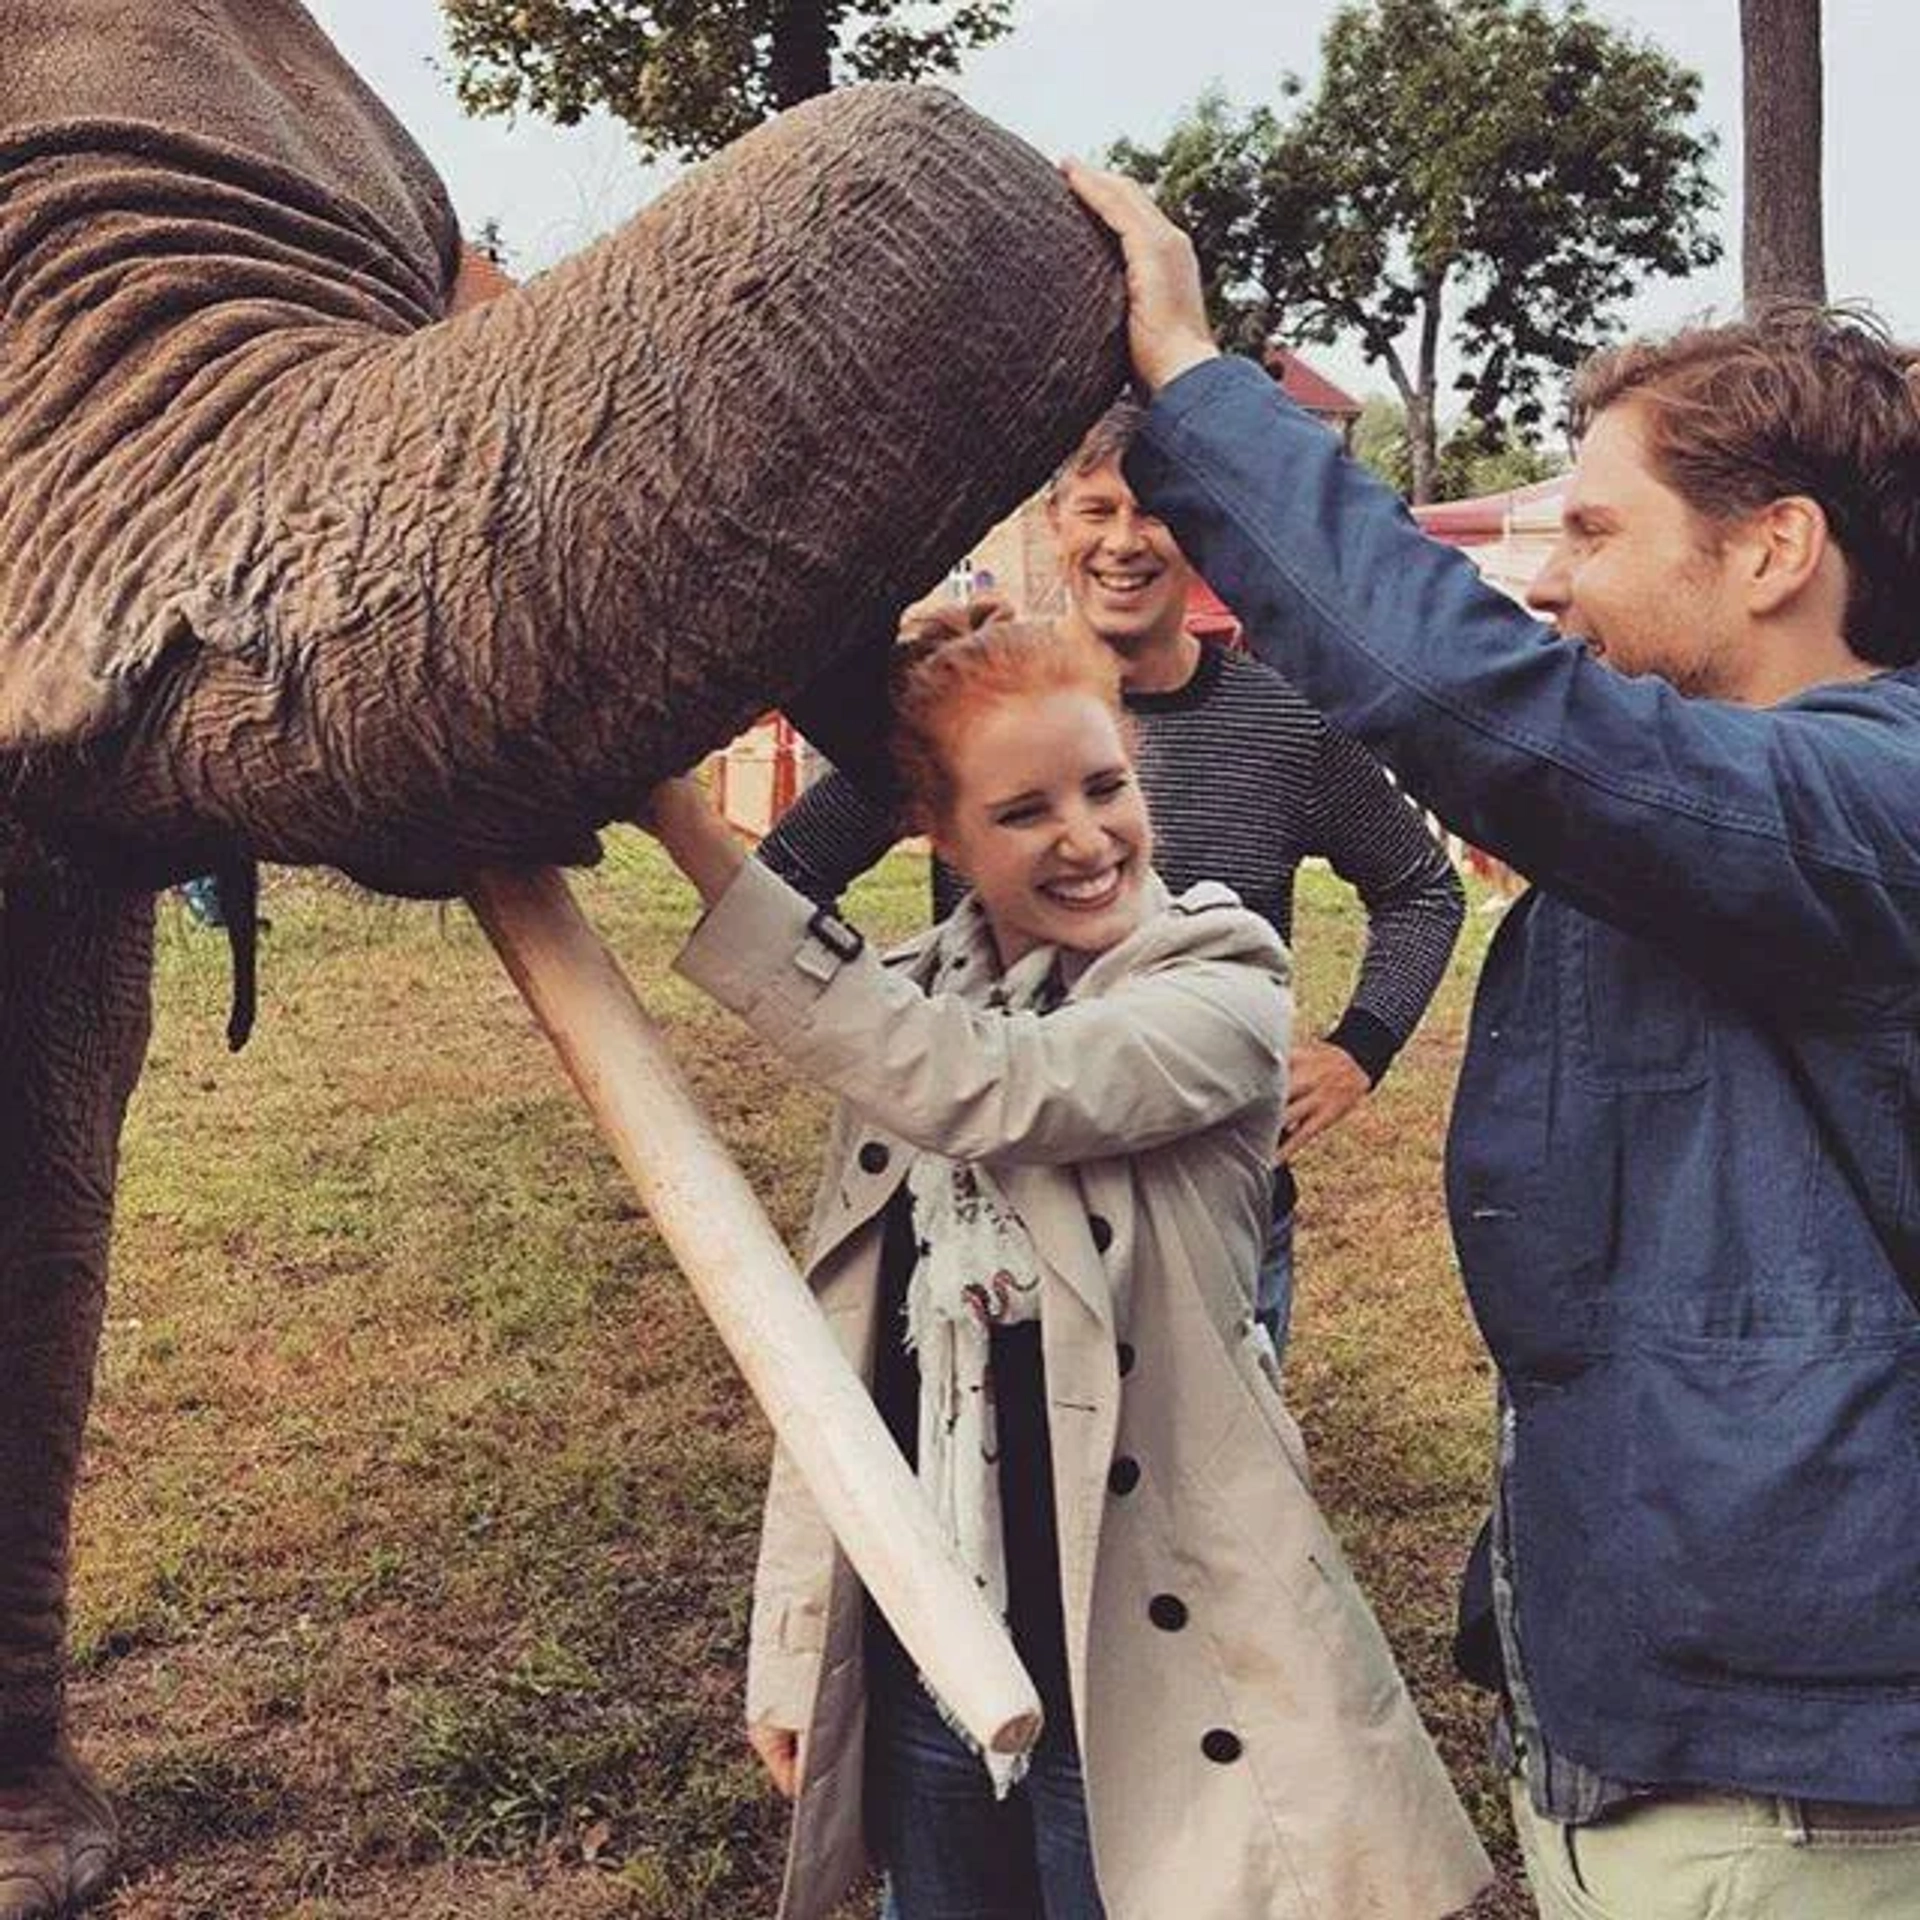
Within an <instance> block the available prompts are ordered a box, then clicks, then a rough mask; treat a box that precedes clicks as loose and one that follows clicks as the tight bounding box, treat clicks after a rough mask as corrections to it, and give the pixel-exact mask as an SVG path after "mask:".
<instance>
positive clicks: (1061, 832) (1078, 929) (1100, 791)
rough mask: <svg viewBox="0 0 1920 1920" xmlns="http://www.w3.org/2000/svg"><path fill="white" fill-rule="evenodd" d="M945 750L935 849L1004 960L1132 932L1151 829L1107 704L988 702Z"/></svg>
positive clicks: (1038, 697) (1079, 698) (1068, 698)
mask: <svg viewBox="0 0 1920 1920" xmlns="http://www.w3.org/2000/svg"><path fill="white" fill-rule="evenodd" d="M941 748H942V753H941V757H942V759H943V761H944V762H945V766H946V771H947V773H948V775H949V777H950V780H951V783H952V787H951V796H950V799H949V803H948V805H947V807H946V808H945V811H944V817H943V818H942V819H941V820H940V822H939V823H938V825H937V826H936V828H935V830H934V834H933V842H934V846H935V848H936V849H937V851H938V852H939V853H940V855H941V857H942V858H943V859H944V860H946V861H947V863H948V864H949V865H950V866H953V867H956V868H958V869H959V871H960V872H961V873H962V874H964V875H965V876H966V878H967V880H968V881H969V882H970V883H971V885H972V886H973V889H974V891H975V892H976V893H977V894H978V896H979V898H980V904H981V906H982V907H983V908H984V909H985V910H986V914H987V919H988V921H989V922H990V924H991V925H992V927H993V933H994V940H995V943H996V945H997V946H998V947H999V950H1000V959H1001V963H1002V965H1005V966H1011V965H1012V964H1013V963H1014V962H1015V961H1016V960H1018V959H1019V958H1020V957H1021V955H1022V954H1026V953H1030V952H1032V951H1033V949H1034V948H1035V947H1039V946H1059V947H1067V948H1070V949H1072V950H1073V951H1075V952H1080V953H1101V952H1104V951H1105V950H1106V949H1107V948H1108V947H1111V946H1115V945H1117V944H1118V943H1119V942H1120V941H1122V940H1124V939H1125V938H1126V937H1127V935H1128V934H1130V933H1132V932H1133V930H1134V929H1135V928H1136V927H1137V926H1138V925H1139V924H1140V921H1141V919H1142V917H1143V915H1144V911H1145V898H1146V896H1145V891H1144V888H1145V881H1146V876H1147V871H1148V869H1149V867H1150V865H1151V864H1152V860H1153V828H1152V826H1151V824H1150V823H1149V821H1148V819H1147V808H1146V802H1145V801H1144V800H1143V799H1142V798H1141V796H1140V788H1139V785H1138V783H1137V782H1136V781H1135V779H1134V774H1133V761H1132V757H1131V755H1130V754H1129V753H1128V751H1127V743H1126V740H1125V738H1124V736H1123V734H1122V731H1121V725H1120V721H1119V718H1118V716H1117V715H1116V714H1115V713H1114V711H1113V709H1112V708H1111V707H1110V706H1108V705H1107V703H1106V702H1105V701H1103V700H1102V699H1100V697H1099V696H1098V695H1097V694H1095V693H1093V692H1090V691H1088V690H1086V689H1084V688H1079V687H1066V688H1056V689H1054V690H1052V691H1050V692H1047V693H1040V694H1032V695H1025V696H1021V697H1018V698H1010V699H1003V700H993V701H989V702H986V703H984V704H982V705H980V706H978V707H975V708H974V709H973V710H972V711H971V712H970V713H969V714H968V716H967V722H966V725H965V726H964V727H963V728H959V729H956V730H955V731H954V732H953V733H952V734H950V735H949V737H947V738H946V739H944V740H943V741H942V742H941Z"/></svg>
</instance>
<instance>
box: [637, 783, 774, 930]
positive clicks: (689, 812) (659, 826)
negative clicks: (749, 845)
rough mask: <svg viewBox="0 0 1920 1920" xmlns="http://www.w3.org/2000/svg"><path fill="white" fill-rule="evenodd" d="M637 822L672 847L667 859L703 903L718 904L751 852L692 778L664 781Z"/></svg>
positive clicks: (654, 791) (652, 793)
mask: <svg viewBox="0 0 1920 1920" xmlns="http://www.w3.org/2000/svg"><path fill="white" fill-rule="evenodd" d="M635 818H636V819H637V820H638V822H639V824H640V825H641V826H643V827H645V828H646V830H647V831H648V832H649V833H650V834H652V835H653V837H654V838H655V839H656V840H658V841H659V842H660V844H661V846H662V847H664V848H665V849H666V853H667V858H668V859H669V860H671V861H672V862H673V864H674V865H675V866H676V867H678V868H679V869H680V871H681V872H682V873H684V874H685V875H686V876H687V878H688V879H689V880H691V881H692V882H693V884H694V887H695V888H696V889H697V890H698V892H699V895H700V899H701V902H702V904H703V905H705V906H709V907H710V906H712V905H713V903H714V902H715V901H716V900H718V899H719V898H720V896H721V895H722V894H723V893H725V892H726V890H727V888H728V887H729V886H731V885H732V884H733V877H734V875H735V874H737V873H738V872H739V871H740V869H741V867H742V866H744V865H745V864H746V858H747V856H746V854H745V852H744V851H742V849H741V846H740V842H739V841H738V840H736V839H735V838H734V837H733V829H732V828H731V827H730V826H728V825H727V823H726V822H725V821H724V820H723V819H721V817H720V815H719V812H718V810H717V809H716V808H715V807H714V804H713V802H712V801H711V800H709V799H708V798H707V790H706V788H705V787H703V786H702V785H701V784H700V782H699V781H698V780H696V779H694V778H693V776H692V775H691V774H681V775H679V776H678V777H677V778H676V779H672V780H662V781H661V782H660V784H659V785H658V786H657V787H655V788H654V789H653V791H652V792H651V793H650V794H648V795H647V804H646V807H645V809H644V810H643V811H642V812H641V813H639V814H637V815H636V816H635Z"/></svg>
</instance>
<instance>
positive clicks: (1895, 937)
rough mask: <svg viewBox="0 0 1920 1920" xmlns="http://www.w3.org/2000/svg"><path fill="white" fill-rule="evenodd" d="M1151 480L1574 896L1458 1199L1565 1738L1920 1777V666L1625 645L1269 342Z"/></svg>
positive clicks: (1264, 631)
mask: <svg viewBox="0 0 1920 1920" xmlns="http://www.w3.org/2000/svg"><path fill="white" fill-rule="evenodd" d="M1128 467H1129V475H1130V478H1131V479H1132V481H1133V484H1134V485H1135V487H1136V488H1137V490H1138V491H1139V493H1140V495H1141V497H1142V499H1143V500H1144V501H1145V502H1146V503H1147V505H1148V506H1149V507H1150V508H1151V510H1152V511H1154V512H1156V513H1158V514H1161V515H1163V516H1164V517H1165V519H1166V520H1167V522H1168V524H1169V525H1170V526H1171V527H1172V529H1173V531H1174V533H1175V535H1176V536H1177V538H1178V539H1179V541H1180V544H1181V546H1182V547H1183V548H1184V549H1185V551H1186V552H1187V553H1188V554H1189V555H1190V556H1191V557H1192V559H1193V560H1194V561H1195V563H1196V564H1197V565H1198V566H1199V567H1200V569H1201V571H1202V572H1203V573H1204V574H1205V575H1206V576H1207V578H1208V580H1209V581H1210V582H1211V583H1212V585H1213V586H1214V587H1215V588H1216V590H1218V591H1219V592H1220V593H1221V594H1222V596H1223V597H1224V598H1225V599H1226V601H1227V603H1228V604H1229V605H1230V606H1232V607H1233V609H1234V610H1235V611H1236V612H1237V613H1238V614H1239V615H1240V617H1241V618H1242V619H1243V620H1244V621H1245V622H1246V625H1247V628H1248V631H1249V633H1250V634H1251V635H1252V636H1253V638H1254V642H1255V645H1256V646H1258V647H1259V648H1260V650H1261V651H1262V652H1263V653H1265V654H1266V655H1267V656H1268V657H1269V658H1271V659H1272V660H1273V663H1274V664H1275V665H1276V666H1278V667H1279V668H1280V669H1281V670H1282V671H1283V672H1285V673H1286V674H1288V675H1289V676H1290V677H1291V678H1292V679H1294V680H1295V681H1296V683H1297V684H1298V685H1299V686H1300V687H1301V689H1302V691H1303V692H1305V693H1306V695H1307V696H1308V698H1309V699H1311V700H1312V701H1313V702H1314V703H1315V704H1316V705H1317V706H1319V707H1320V708H1321V710H1322V711H1323V712H1325V713H1326V714H1327V715H1328V717H1329V718H1330V719H1332V720H1334V721H1336V722H1337V723H1338V724H1340V725H1341V726H1343V727H1345V728H1346V729H1347V730H1348V731H1349V732H1351V733H1353V734H1355V735H1356V736H1358V737H1359V738H1360V739H1361V740H1362V741H1363V742H1364V743H1365V744H1367V745H1368V746H1370V747H1371V748H1372V749H1373V750H1374V751H1375V752H1376V753H1378V754H1379V755H1380V757H1381V758H1382V759H1383V760H1385V761H1387V762H1388V764H1389V765H1391V766H1392V767H1393V768H1394V769H1395V771H1396V772H1397V773H1398V774H1399V775H1400V777H1401V779H1402V780H1403V781H1404V782H1405V784H1406V785H1407V786H1408V787H1409V788H1410V789H1411V790H1412V791H1413V792H1415V793H1417V794H1419V795H1420V796H1421V797H1422V799H1423V800H1424V801H1425V802H1426V803H1427V804H1428V805H1430V806H1432V807H1433V808H1434V809H1435V811H1437V812H1438V813H1439V814H1440V816H1441V817H1442V818H1443V819H1444V820H1445V821H1446V822H1447V823H1448V825H1449V826H1451V827H1452V828H1453V829H1454V830H1456V831H1457V832H1459V833H1461V834H1463V835H1465V836H1466V837H1467V838H1468V839H1469V840H1471V841H1473V842H1474V843H1475V844H1477V845H1479V846H1482V847H1485V848H1487V849H1488V850H1489V851H1491V852H1494V853H1497V854H1499V855H1500V856H1502V857H1503V858H1505V859H1506V860H1508V861H1510V862H1511V863H1512V864H1513V865H1514V866H1516V867H1517V868H1519V869H1520V870H1521V871H1522V872H1524V873H1526V874H1527V875H1529V876H1530V877H1531V878H1532V879H1533V881H1534V882H1535V886H1534V889H1533V891H1532V892H1531V893H1530V894H1529V895H1528V896H1527V897H1526V898H1525V899H1523V900H1522V901H1521V902H1519V903H1518V904H1517V905H1516V906H1515V907H1514V908H1513V909H1512V910H1511V911H1510V912H1509V914H1508V916H1507V919H1506V922H1505V924H1504V925H1503V926H1502V927H1501V929H1500V931H1499V934H1498V935H1497V937H1496V939H1495V941H1494V943H1493V947H1492V949H1491V951H1490V952H1489V954H1488V957H1487V961H1486V966H1485V969H1484V972H1483V975H1482V979H1481V984H1480V991H1479V995H1478V999H1477V1003H1476V1006H1475V1009H1474V1014H1473V1020H1472V1027H1471V1032H1470V1035H1469V1039H1468V1044H1467V1052H1466V1058H1465V1062H1464V1065H1463V1068H1462V1072H1461V1078H1460V1087H1459V1093H1458V1097H1457V1100H1456V1104H1455V1110H1454V1120H1453V1126H1452V1135H1451V1139H1450V1143H1449V1149H1448V1175H1447V1186H1448V1201H1449V1208H1450V1212H1451V1216H1452V1223H1453V1231H1454V1236H1455V1240H1456V1244H1457V1246H1458V1249H1459V1253H1460V1260H1461V1265H1462V1268H1463V1271H1464V1274H1465V1278H1466V1284H1467V1288H1468V1291H1469V1293H1470V1296H1471V1299H1472V1303H1473V1308H1474V1311H1475V1314H1476V1315H1477V1317H1478V1319H1479V1322H1480V1325H1481V1328H1482V1331H1483V1332H1484V1334H1485V1336H1486V1339H1487V1343H1488V1345H1489V1347H1490V1349H1491V1350H1492V1353H1493V1356H1494V1359H1495V1361H1496V1362H1497V1364H1498V1366H1499V1368H1500V1371H1501V1375H1502V1378H1503V1381H1504V1383H1505V1386H1506V1390H1507V1392H1508V1394H1509V1395H1510V1396H1511V1400H1512V1404H1513V1408H1514V1415H1515V1432H1514V1457H1513V1462H1512V1472H1511V1477H1510V1479H1509V1482H1508V1486H1507V1497H1508V1502H1509V1506H1508V1516H1509V1520H1510V1523H1511V1535H1510V1545H1511V1549H1512V1554H1513V1567H1514V1579H1515V1587H1516V1593H1517V1599H1518V1607H1519V1624H1520V1632H1521V1639H1522V1642H1523V1644H1524V1646H1525V1648H1526V1654H1527V1677H1528V1681H1529V1684H1530V1687H1531V1691H1532V1693H1533V1696H1534V1705H1535V1707H1536V1708H1537V1710H1538V1712H1539V1716H1540V1720H1541V1723H1542V1727H1543V1729H1544V1732H1545V1735H1546V1738H1547V1739H1548V1741H1549V1742H1550V1743H1551V1745H1552V1746H1553V1747H1554V1748H1555V1749H1556V1750H1558V1751H1561V1752H1564V1753H1565V1754H1567V1755H1568V1756H1569V1757H1571V1758H1572V1759H1574V1760H1577V1761H1579V1762H1580V1763H1582V1764H1583V1765H1585V1766H1588V1767H1591V1768H1594V1769H1596V1770H1598V1771H1600V1772H1602V1773H1604V1774H1606V1775H1607V1776H1610V1777H1612V1778H1615V1779H1626V1780H1633V1781H1638V1782H1644V1783H1648V1784H1674V1785H1679V1784H1695V1785H1708V1786H1723V1787H1738V1788H1744V1789H1746V1790H1749V1791H1754V1792H1775V1793H1787V1794H1803V1795H1809V1796H1818V1797H1824V1798H1833V1799H1846V1800H1855V1801H1863V1802H1870V1803H1878V1804H1888V1805H1901V1804H1912V1803H1915V1802H1920V1307H1917V1306H1916V1299H1915V1296H1916V1293H1920V1145H1917V1142H1916V1135H1917V1133H1920V1032H1917V1029H1920V672H1916V671H1915V670H1913V669H1903V670H1900V671H1895V672H1888V673H1883V674H1880V675H1878V676H1877V677H1875V678H1873V679H1871V680H1867V681H1862V682H1857V683H1849V684H1844V685H1833V686H1823V687H1818V688H1815V689H1812V690H1810V691H1808V692H1806V693H1803V694H1801V695H1799V696H1798V697H1796V698H1794V699H1792V700H1789V701H1786V702H1784V703H1782V704H1781V705H1779V706H1777V707H1773V708H1768V709H1750V708H1741V707H1733V706H1728V705H1725V704H1722V703H1719V702H1715V701H1707V700H1690V699H1684V698H1682V697H1680V696H1679V695H1678V694H1676V693H1675V692H1674V691H1673V689H1672V688H1670V687H1668V686H1667V685H1665V684H1664V683H1662V682H1660V681H1658V680H1654V679H1650V678H1642V679H1630V678H1627V677H1625V676H1623V675H1620V674H1618V673H1615V672H1613V671H1612V670H1610V669H1608V668H1605V667H1603V666H1601V665H1600V664H1599V662H1598V661H1597V660H1595V659H1594V658H1593V656H1592V655H1591V654H1590V653H1589V652H1588V651H1587V650H1586V649H1585V648H1584V647H1582V646H1579V645H1577V644H1571V643H1568V642H1566V641H1563V640H1561V639H1559V638H1558V637H1556V636H1555V635H1554V634H1553V633H1552V632H1551V631H1550V630H1549V629H1547V628H1545V627H1543V626H1541V625H1540V624H1539V623H1537V622H1536V621H1534V620H1533V619H1531V618H1530V617H1529V616H1528V615H1527V614H1526V613H1524V612H1523V611H1522V610H1521V609H1519V608H1518V607H1516V606H1515V605H1513V603H1512V602H1510V601H1509V600H1507V599H1506V598H1504V597H1503V596H1502V595H1500V594H1498V593H1497V592H1495V591H1494V590H1493V589H1492V588H1490V587H1488V586H1486V585H1484V584H1483V583H1482V582H1481V581H1480V579H1479V577H1478V576H1477V575H1476V573H1475V572H1474V570H1473V568H1472V567H1471V565H1470V564H1468V563H1467V562H1466V561H1465V560H1464V559H1462V558H1461V557H1460V556H1459V555H1457V554H1453V553H1450V552H1449V551H1447V550H1446V549H1445V548H1442V547H1440V546H1438V545H1436V544H1434V543H1432V542H1430V541H1428V540H1427V539H1425V538H1424V537H1423V536H1422V535H1421V534H1420V533H1419V532H1418V531H1417V529H1415V528H1414V527H1413V526H1412V524H1411V523H1410V521H1409V520H1408V517H1407V515H1406V514H1405V512H1404V510H1403V509H1402V508H1401V506H1400V504H1399V502H1398V501H1397V500H1396V499H1395V498H1394V497H1393V496H1392V495H1391V494H1390V493H1388V492H1387V491H1386V489H1384V488H1383V487H1381V486H1379V485H1377V484H1376V483H1374V482H1373V481H1372V480H1371V479H1369V478H1368V477H1367V476H1366V475H1365V474H1364V473H1362V472H1361V471H1360V470H1359V469H1358V468H1357V467H1355V466H1353V465H1352V464H1351V463H1349V462H1348V461H1346V460H1345V459H1344V458H1343V457H1342V456H1341V455H1340V453H1339V450H1338V448H1337V446H1336V444H1335V442H1334V440H1333V439H1332V437H1331V436H1330V435H1329V434H1327V433H1326V432H1325V431H1324V430H1323V429H1322V428H1320V427H1319V426H1318V425H1317V424H1315V423H1314V422H1313V421H1311V420H1310V419H1308V417H1307V416H1305V415H1304V414H1302V413H1300V412H1298V411H1297V410H1296V409H1294V408H1293V407H1292V406H1291V405H1289V403H1288V402H1286V401H1285V400H1284V399H1283V398H1282V397H1281V395H1280V393H1279V391H1278V389H1277V388H1276V387H1275V386H1274V384H1273V382H1272V381H1270V380H1269V379H1267V378H1266V376H1265V375H1263V374H1262V373H1261V372H1260V371H1259V370H1258V369H1257V368H1255V367H1253V366H1252V365H1251V364H1249V363H1245V362H1227V361H1218V362H1210V363H1207V364H1206V365H1203V366H1201V367H1198V368H1195V369H1193V370H1191V371H1190V372H1188V373H1187V374H1185V375H1183V376H1182V377H1181V378H1180V379H1178V380H1177V381H1175V382H1173V383H1172V384H1171V385H1170V386H1169V387H1168V389H1167V390H1166V391H1165V392H1164V393H1163V394H1162V395H1161V396H1160V398H1159V399H1158V401H1157V402H1156V403H1155V405H1154V407H1153V409H1152V411H1151V413H1150V414H1149V417H1148V420H1147V423H1146V426H1145V428H1144V430H1143V432H1142V435H1141V438H1140V440H1139V442H1138V444H1137V445H1136V447H1135V449H1134V452H1133V454H1132V456H1131V458H1130V460H1129V463H1128ZM1916 617H1917V618H1920V609H1917V610H1916Z"/></svg>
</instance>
